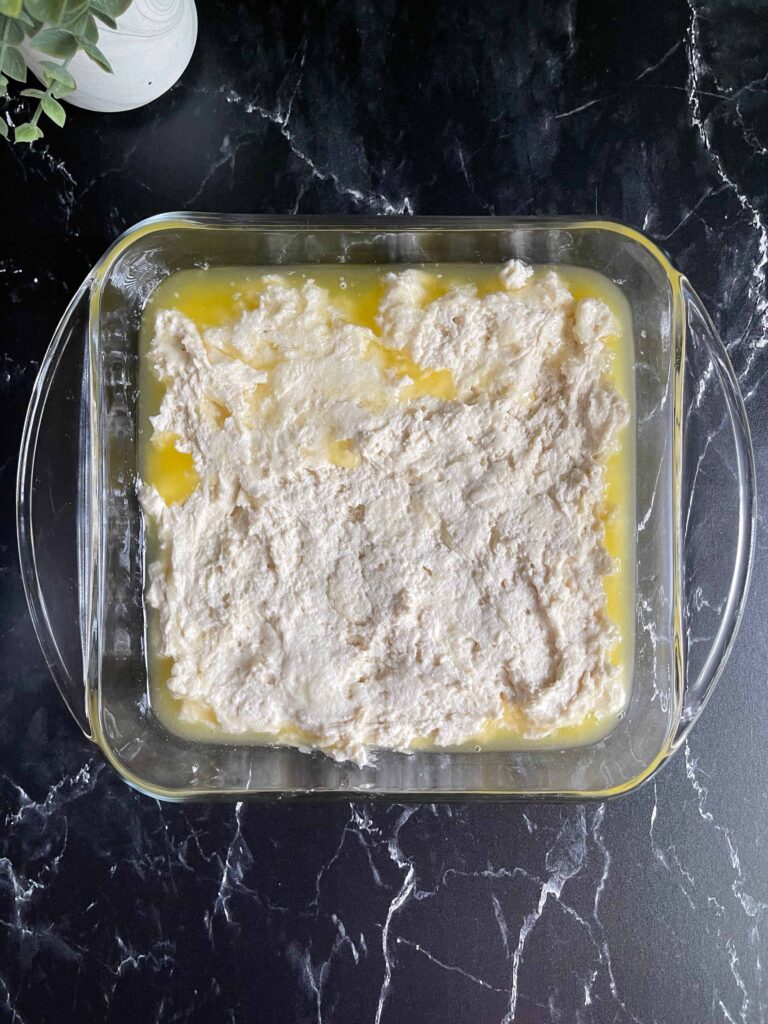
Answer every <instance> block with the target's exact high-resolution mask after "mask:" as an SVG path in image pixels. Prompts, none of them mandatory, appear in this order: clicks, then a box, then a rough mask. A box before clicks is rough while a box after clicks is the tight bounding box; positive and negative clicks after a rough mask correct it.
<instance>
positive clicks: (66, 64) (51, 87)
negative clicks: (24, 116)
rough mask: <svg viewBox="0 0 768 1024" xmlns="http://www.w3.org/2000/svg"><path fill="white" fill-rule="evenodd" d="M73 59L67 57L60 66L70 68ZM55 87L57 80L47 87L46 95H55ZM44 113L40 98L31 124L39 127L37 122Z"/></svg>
mask: <svg viewBox="0 0 768 1024" xmlns="http://www.w3.org/2000/svg"><path fill="white" fill-rule="evenodd" d="M71 60H72V58H71V57H67V59H66V60H65V61H63V62H62V63H61V65H60V67H62V68H68V67H69V62H70V61H71ZM55 87H56V83H55V82H51V84H50V85H47V86H46V87H45V95H46V96H53V90H54V88H55ZM54 99H55V97H54ZM42 113H43V101H42V100H39V101H38V104H37V107H36V108H35V112H34V114H33V115H32V119H31V121H30V124H33V125H34V126H35V127H37V122H38V121H39V120H40V115H41V114H42Z"/></svg>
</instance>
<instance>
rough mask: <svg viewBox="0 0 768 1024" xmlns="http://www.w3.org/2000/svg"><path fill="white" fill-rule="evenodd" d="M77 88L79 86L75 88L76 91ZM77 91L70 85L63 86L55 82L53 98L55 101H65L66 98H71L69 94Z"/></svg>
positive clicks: (52, 90)
mask: <svg viewBox="0 0 768 1024" xmlns="http://www.w3.org/2000/svg"><path fill="white" fill-rule="evenodd" d="M76 88H77V86H75V89H76ZM75 89H73V88H72V87H71V86H69V85H62V83H61V82H54V84H53V88H52V89H51V96H53V97H54V99H57V100H60V99H63V98H64V97H65V96H69V94H70V93H71V92H74V91H75Z"/></svg>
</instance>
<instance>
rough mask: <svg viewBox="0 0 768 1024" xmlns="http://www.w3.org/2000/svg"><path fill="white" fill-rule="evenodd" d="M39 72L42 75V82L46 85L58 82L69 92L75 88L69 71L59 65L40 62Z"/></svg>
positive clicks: (47, 61)
mask: <svg viewBox="0 0 768 1024" xmlns="http://www.w3.org/2000/svg"><path fill="white" fill-rule="evenodd" d="M40 70H41V71H42V73H43V80H44V82H45V84H46V85H50V84H51V82H58V83H59V84H60V85H63V86H65V87H66V89H67V90H68V91H69V92H72V90H73V89H76V88H77V82H76V81H75V80H74V78H73V77H72V73H71V71H67V69H66V68H65V67H63V66H62V65H61V64H54V63H53V61H52V60H41V61H40Z"/></svg>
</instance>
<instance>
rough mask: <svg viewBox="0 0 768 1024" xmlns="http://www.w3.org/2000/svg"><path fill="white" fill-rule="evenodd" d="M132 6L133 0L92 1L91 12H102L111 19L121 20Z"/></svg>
mask: <svg viewBox="0 0 768 1024" xmlns="http://www.w3.org/2000/svg"><path fill="white" fill-rule="evenodd" d="M130 6H131V0H91V10H92V11H94V13H95V12H96V11H101V13H102V14H108V15H109V17H110V18H119V17H120V15H121V14H125V12H126V11H127V10H128V8H129V7H130Z"/></svg>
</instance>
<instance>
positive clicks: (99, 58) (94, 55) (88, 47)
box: [80, 42, 112, 75]
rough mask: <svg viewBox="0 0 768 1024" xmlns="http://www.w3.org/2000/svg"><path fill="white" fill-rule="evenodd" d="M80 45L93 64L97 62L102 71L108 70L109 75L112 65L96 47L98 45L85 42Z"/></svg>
mask: <svg viewBox="0 0 768 1024" xmlns="http://www.w3.org/2000/svg"><path fill="white" fill-rule="evenodd" d="M80 45H81V48H82V50H83V53H87V54H88V56H89V57H90V58H91V60H92V61H93V62H94V63H95V64H98V65H99V67H100V68H101V69H102V70H103V71H108V72H109V73H110V75H111V74H112V65H111V64H110V63H109V61H108V60H107V58H106V57H105V56H104V54H103V53H102V52H101V50H100V49H99V48H98V46H94V45H93V43H86V42H83V43H81V44H80Z"/></svg>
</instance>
